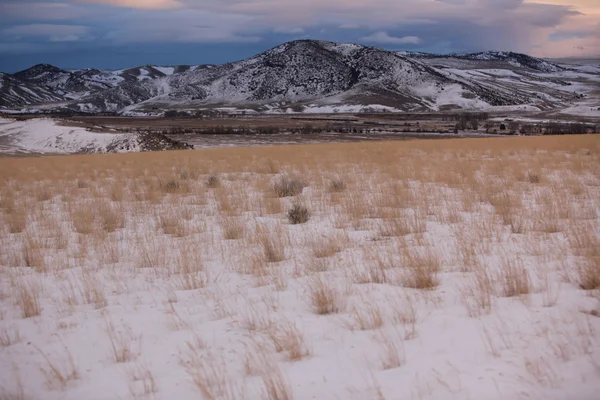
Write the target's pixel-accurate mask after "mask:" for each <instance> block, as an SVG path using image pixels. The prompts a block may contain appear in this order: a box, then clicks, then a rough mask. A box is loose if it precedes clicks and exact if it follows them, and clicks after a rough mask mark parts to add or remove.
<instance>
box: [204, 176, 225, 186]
mask: <svg viewBox="0 0 600 400" xmlns="http://www.w3.org/2000/svg"><path fill="white" fill-rule="evenodd" d="M219 186H221V180H220V179H219V177H218V176H217V175H211V176H209V177H208V179H207V180H206V187H208V188H211V189H215V188H218V187H219Z"/></svg>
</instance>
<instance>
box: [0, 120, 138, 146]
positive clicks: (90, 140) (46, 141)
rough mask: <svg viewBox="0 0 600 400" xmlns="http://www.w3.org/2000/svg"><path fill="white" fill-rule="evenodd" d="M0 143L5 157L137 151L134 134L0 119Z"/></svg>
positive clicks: (54, 123)
mask: <svg viewBox="0 0 600 400" xmlns="http://www.w3.org/2000/svg"><path fill="white" fill-rule="evenodd" d="M0 139H2V141H3V142H7V143H5V145H4V146H2V147H0V151H2V152H5V153H14V152H28V153H29V152H33V153H53V154H54V153H59V154H71V153H107V152H132V151H140V145H139V138H138V136H137V135H135V134H112V133H97V132H90V131H88V130H86V129H84V128H80V127H72V126H63V125H59V124H58V123H57V122H56V121H54V120H52V119H49V118H39V119H30V120H26V121H17V120H12V119H5V118H0Z"/></svg>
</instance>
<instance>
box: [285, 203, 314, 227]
mask: <svg viewBox="0 0 600 400" xmlns="http://www.w3.org/2000/svg"><path fill="white" fill-rule="evenodd" d="M287 217H288V221H290V224H293V225H297V224H304V223H305V222H308V220H309V219H310V212H309V211H308V208H306V207H304V206H303V205H300V204H294V206H293V207H292V208H291V209H290V210H289V211H288V213H287Z"/></svg>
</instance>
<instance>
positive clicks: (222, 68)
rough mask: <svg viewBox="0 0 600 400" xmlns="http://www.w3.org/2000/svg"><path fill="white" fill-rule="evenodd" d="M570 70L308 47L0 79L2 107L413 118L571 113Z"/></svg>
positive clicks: (485, 57)
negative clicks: (330, 112) (374, 109)
mask: <svg viewBox="0 0 600 400" xmlns="http://www.w3.org/2000/svg"><path fill="white" fill-rule="evenodd" d="M565 71H566V69H565V68H563V67H561V66H559V65H556V64H553V63H550V62H548V61H545V60H541V59H537V58H534V57H530V56H527V55H524V54H517V53H509V52H485V53H475V54H467V55H451V56H440V55H431V54H425V53H406V52H404V53H401V52H391V51H386V50H382V49H378V48H373V47H365V46H360V45H356V44H337V43H331V42H323V41H312V40H300V41H293V42H289V43H285V44H282V45H280V46H277V47H275V48H273V49H271V50H268V51H266V52H264V53H261V54H258V55H256V56H254V57H251V58H249V59H246V60H242V61H239V62H234V63H229V64H224V65H200V66H170V67H159V66H142V67H136V68H130V69H126V70H119V71H100V70H96V69H86V70H74V71H66V70H62V69H59V68H56V67H53V66H50V65H36V66H34V67H32V68H30V69H28V70H25V71H21V72H18V73H16V74H14V75H7V74H2V75H0V79H1V81H0V82H2V86H1V87H0V93H1V94H2V98H1V99H0V107H1V108H5V109H24V108H25V109H27V110H30V111H34V110H37V109H45V110H62V111H64V110H72V111H82V112H116V113H147V112H160V111H162V110H167V109H189V110H193V109H201V108H206V107H224V106H225V107H240V108H252V109H259V110H260V109H263V110H266V109H273V108H277V109H282V110H285V109H286V108H287V107H295V108H296V109H297V108H298V107H299V108H300V109H302V107H319V106H320V107H323V106H329V105H359V106H361V105H362V106H372V105H380V106H381V107H386V108H388V109H397V110H411V111H427V110H440V109H453V108H465V109H485V108H489V107H498V106H519V105H529V106H532V107H537V108H538V109H539V108H543V109H547V108H553V107H559V106H563V107H564V106H566V105H568V101H569V100H570V99H572V98H573V97H574V96H573V93H572V92H573V88H567V89H565V88H566V87H567V86H569V83H568V82H566V81H565V76H563V75H565V74H564V72H565ZM561 74H562V75H561ZM540 92H543V93H542V94H540Z"/></svg>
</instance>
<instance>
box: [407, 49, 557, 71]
mask: <svg viewBox="0 0 600 400" xmlns="http://www.w3.org/2000/svg"><path fill="white" fill-rule="evenodd" d="M399 54H401V55H405V56H407V57H412V58H417V59H440V58H444V59H457V60H471V61H490V62H504V63H507V64H509V65H511V66H513V67H517V68H528V69H530V70H533V71H540V72H560V71H565V70H566V68H564V67H561V66H560V65H557V64H554V63H551V62H549V61H546V60H542V59H540V58H536V57H532V56H528V55H527V54H520V53H513V52H510V51H484V52H479V53H469V54H449V55H442V54H429V53H420V52H399Z"/></svg>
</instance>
